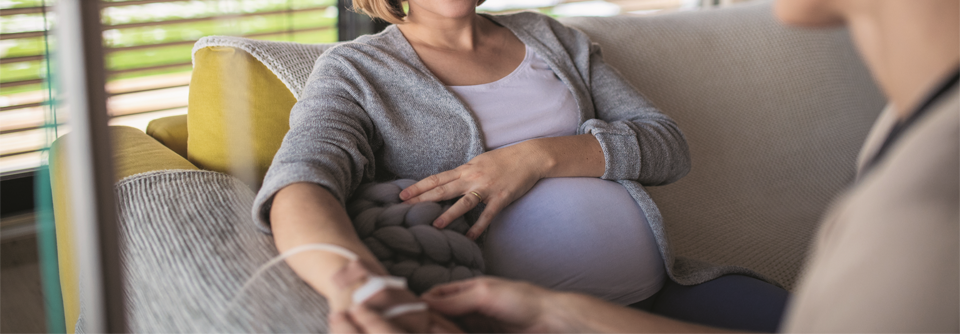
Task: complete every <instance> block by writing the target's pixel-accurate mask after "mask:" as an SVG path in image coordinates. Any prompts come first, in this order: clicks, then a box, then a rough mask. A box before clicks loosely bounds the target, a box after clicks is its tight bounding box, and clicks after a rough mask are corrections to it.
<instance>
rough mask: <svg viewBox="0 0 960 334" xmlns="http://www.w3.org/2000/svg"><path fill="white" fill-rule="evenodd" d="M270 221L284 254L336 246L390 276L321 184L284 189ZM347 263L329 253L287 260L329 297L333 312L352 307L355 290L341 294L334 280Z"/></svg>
mask: <svg viewBox="0 0 960 334" xmlns="http://www.w3.org/2000/svg"><path fill="white" fill-rule="evenodd" d="M270 221H271V225H272V231H273V235H274V240H275V241H276V245H277V250H279V251H280V252H281V253H282V252H284V251H286V250H288V249H291V248H293V247H297V246H300V245H304V244H310V243H329V244H335V245H339V246H342V247H344V248H346V249H349V250H350V251H352V252H354V253H356V254H357V255H358V256H359V257H360V261H361V262H363V263H364V264H365V265H366V267H367V268H369V269H370V270H372V271H374V272H375V273H376V274H381V275H382V274H386V270H384V269H383V267H382V266H381V265H380V263H379V262H378V261H377V259H376V258H375V257H374V256H373V254H371V253H370V251H369V250H368V249H367V247H366V246H364V244H363V242H361V241H360V238H359V237H358V236H357V234H356V232H354V229H353V225H352V223H351V222H350V218H349V217H348V216H347V212H346V210H345V209H344V208H343V206H341V205H340V202H339V201H337V200H336V198H334V197H333V195H332V194H330V192H329V191H327V190H326V189H324V188H323V187H320V186H319V185H316V184H313V183H295V184H292V185H289V186H287V187H285V188H283V189H281V190H280V191H279V192H277V194H276V196H275V197H274V200H273V207H272V208H271V209H270ZM347 262H348V260H347V259H345V258H343V257H342V256H340V255H336V254H330V253H326V252H304V253H300V254H297V255H294V256H291V257H290V258H288V259H287V263H288V264H289V265H290V267H291V268H293V270H294V271H296V272H297V275H299V276H300V277H301V278H302V279H303V280H304V281H306V282H307V283H308V284H310V286H312V287H313V288H314V289H315V290H317V291H318V292H320V293H321V294H323V295H324V296H325V297H327V300H328V301H329V303H330V306H331V308H332V309H333V310H342V309H344V308H346V307H349V300H350V299H349V297H350V293H351V291H340V289H338V288H337V287H336V286H335V285H334V283H333V280H332V276H333V274H334V273H336V272H337V271H339V270H340V269H341V268H343V267H344V266H346V264H347Z"/></svg>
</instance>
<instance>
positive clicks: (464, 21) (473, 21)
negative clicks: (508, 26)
mask: <svg viewBox="0 0 960 334" xmlns="http://www.w3.org/2000/svg"><path fill="white" fill-rule="evenodd" d="M405 21H406V22H405V23H403V24H400V25H398V26H397V27H398V28H400V31H401V32H402V33H403V35H404V36H405V37H406V38H407V40H409V41H410V42H411V43H416V44H420V45H421V46H426V47H430V48H435V49H444V50H451V51H474V50H476V48H477V46H478V45H479V44H480V43H481V42H480V39H481V38H482V37H483V36H486V34H487V33H488V32H489V26H490V25H492V23H491V22H490V21H489V20H486V19H484V18H482V17H480V16H479V15H477V14H476V12H475V11H472V10H471V11H469V12H464V13H463V15H442V14H440V13H436V12H433V11H430V10H427V9H424V8H417V7H416V6H415V5H414V4H413V3H411V5H410V9H409V11H408V13H407V17H406V18H405Z"/></svg>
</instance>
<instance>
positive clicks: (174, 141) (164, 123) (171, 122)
mask: <svg viewBox="0 0 960 334" xmlns="http://www.w3.org/2000/svg"><path fill="white" fill-rule="evenodd" d="M145 132H146V133H147V134H148V135H150V137H153V139H156V140H157V141H158V142H160V143H161V144H163V146H166V147H168V148H170V149H171V150H173V151H174V152H177V154H179V155H180V156H181V157H183V158H184V159H186V158H187V115H177V116H167V117H162V118H157V119H155V120H152V121H150V123H149V124H147V131H145Z"/></svg>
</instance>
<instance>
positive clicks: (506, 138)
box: [448, 48, 580, 150]
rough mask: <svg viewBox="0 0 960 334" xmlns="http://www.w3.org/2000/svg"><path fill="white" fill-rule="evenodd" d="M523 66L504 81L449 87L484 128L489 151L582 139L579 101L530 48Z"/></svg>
mask: <svg viewBox="0 0 960 334" xmlns="http://www.w3.org/2000/svg"><path fill="white" fill-rule="evenodd" d="M526 50H527V51H526V54H525V55H524V57H523V62H521V63H520V66H518V67H517V68H516V69H515V70H513V72H512V73H510V74H508V75H507V76H505V77H503V78H502V79H500V80H497V81H494V82H491V83H486V84H482V85H473V86H448V87H449V88H450V90H452V91H453V93H454V94H456V95H457V97H459V98H460V100H461V101H463V102H464V104H466V105H467V106H468V107H469V109H470V110H471V111H473V114H474V116H475V117H477V122H478V123H479V124H480V129H481V131H483V138H484V141H485V142H486V146H487V149H488V150H493V149H497V148H500V147H503V146H507V145H511V144H516V143H518V142H521V141H524V140H527V139H533V138H543V137H556V136H570V135H575V134H577V125H578V122H579V121H580V120H579V116H578V115H579V112H578V110H577V101H576V100H575V99H574V98H573V94H572V93H570V90H569V89H567V86H566V85H564V84H563V82H562V81H560V79H559V78H557V75H556V74H554V73H553V70H551V69H550V66H548V65H547V63H546V62H544V61H543V59H540V57H538V56H537V54H536V53H535V52H534V51H533V50H532V49H531V48H526Z"/></svg>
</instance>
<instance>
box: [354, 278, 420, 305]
mask: <svg viewBox="0 0 960 334" xmlns="http://www.w3.org/2000/svg"><path fill="white" fill-rule="evenodd" d="M387 288H390V289H406V288H407V279H405V278H403V277H396V276H370V278H368V279H367V282H366V283H363V286H361V287H360V288H358V289H357V290H355V291H353V303H354V304H363V302H365V301H367V299H370V297H373V295H375V294H377V292H380V291H383V290H384V289H387Z"/></svg>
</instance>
